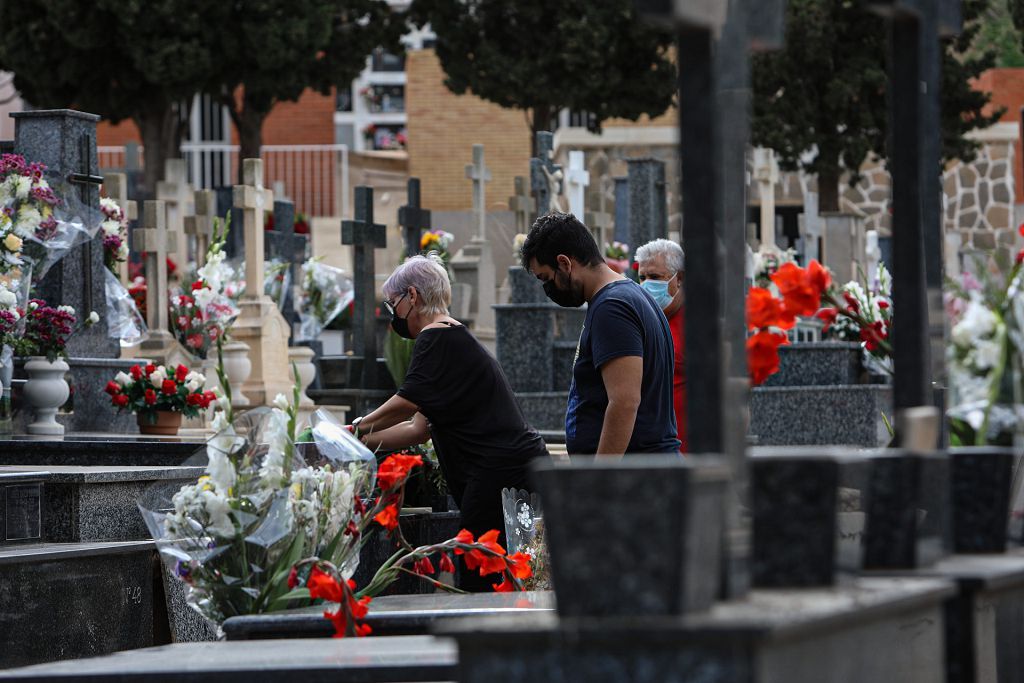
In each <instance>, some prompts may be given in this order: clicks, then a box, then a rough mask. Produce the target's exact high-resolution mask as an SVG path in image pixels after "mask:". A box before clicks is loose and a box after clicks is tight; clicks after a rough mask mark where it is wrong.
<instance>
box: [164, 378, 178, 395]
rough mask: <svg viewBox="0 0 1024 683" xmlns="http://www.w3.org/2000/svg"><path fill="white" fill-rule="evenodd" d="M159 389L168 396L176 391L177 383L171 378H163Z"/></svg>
mask: <svg viewBox="0 0 1024 683" xmlns="http://www.w3.org/2000/svg"><path fill="white" fill-rule="evenodd" d="M160 391H161V392H163V393H164V394H166V395H168V396H173V395H174V394H176V393H178V384H177V382H175V381H174V380H173V379H165V380H164V381H163V384H161V385H160Z"/></svg>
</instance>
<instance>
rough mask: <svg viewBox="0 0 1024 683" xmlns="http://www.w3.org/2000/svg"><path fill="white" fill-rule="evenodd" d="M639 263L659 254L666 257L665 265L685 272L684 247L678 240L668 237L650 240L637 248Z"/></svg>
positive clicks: (679, 271) (654, 257) (636, 256)
mask: <svg viewBox="0 0 1024 683" xmlns="http://www.w3.org/2000/svg"><path fill="white" fill-rule="evenodd" d="M634 256H635V258H636V262H637V263H641V264H643V263H646V262H648V261H651V260H653V259H656V258H658V257H659V256H664V257H665V267H666V268H668V269H669V270H672V271H674V272H676V273H681V272H683V268H684V266H685V265H686V262H685V260H684V258H683V248H682V247H681V246H679V243H678V242H673V241H672V240H666V239H656V240H652V241H650V242H648V243H647V244H645V245H643V246H642V247H640V248H639V249H637V250H636V254H635V255H634Z"/></svg>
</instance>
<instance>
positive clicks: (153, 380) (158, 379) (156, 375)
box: [149, 365, 167, 389]
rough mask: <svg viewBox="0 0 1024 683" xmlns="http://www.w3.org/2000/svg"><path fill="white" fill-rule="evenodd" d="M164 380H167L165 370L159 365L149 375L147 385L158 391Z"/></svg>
mask: <svg viewBox="0 0 1024 683" xmlns="http://www.w3.org/2000/svg"><path fill="white" fill-rule="evenodd" d="M165 379H167V370H166V369H164V366H162V365H161V366H160V367H158V368H157V369H156V370H154V371H153V372H152V374H150V376H149V383H150V384H152V385H153V386H154V387H156V388H157V389H159V388H160V386H161V385H162V384H163V383H164V380H165Z"/></svg>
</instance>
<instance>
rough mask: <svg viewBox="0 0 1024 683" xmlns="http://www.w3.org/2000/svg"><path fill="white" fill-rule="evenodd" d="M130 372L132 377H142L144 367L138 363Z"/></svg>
mask: <svg viewBox="0 0 1024 683" xmlns="http://www.w3.org/2000/svg"><path fill="white" fill-rule="evenodd" d="M129 372H131V374H132V379H142V368H140V367H139V366H138V365H133V366H132V369H131V370H129Z"/></svg>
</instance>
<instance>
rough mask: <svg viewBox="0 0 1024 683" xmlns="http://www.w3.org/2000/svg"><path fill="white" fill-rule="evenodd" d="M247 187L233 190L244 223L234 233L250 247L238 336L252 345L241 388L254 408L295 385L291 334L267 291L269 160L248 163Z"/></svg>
mask: <svg viewBox="0 0 1024 683" xmlns="http://www.w3.org/2000/svg"><path fill="white" fill-rule="evenodd" d="M242 181H243V184H242V185H236V186H235V187H234V189H233V192H232V195H233V197H232V199H233V202H232V203H233V204H234V208H236V209H237V210H238V212H239V213H240V214H241V217H242V220H241V221H240V223H241V225H237V224H235V223H234V222H232V226H231V231H232V232H235V231H236V230H237V231H238V232H240V233H242V234H243V236H244V244H245V295H244V296H243V297H242V299H241V301H240V306H239V307H240V308H241V312H240V313H239V315H238V319H237V320H236V321H235V325H234V327H233V328H232V336H233V337H234V339H235V340H236V341H238V342H241V343H243V344H246V345H248V347H249V360H250V361H251V362H252V372H251V373H250V375H249V379H248V380H247V381H245V382H244V383H243V384H242V386H241V391H242V393H243V394H244V395H245V396H246V397H247V398H248V399H249V400H250V401H251V402H252V404H253V405H257V406H259V405H269V404H270V403H271V401H273V400H274V397H275V396H276V395H277V394H279V393H283V394H285V395H286V396H288V395H290V392H291V388H292V385H293V380H292V376H291V375H292V373H291V368H290V367H289V364H288V338H289V337H290V336H291V331H290V330H289V328H288V323H287V322H286V321H285V319H284V317H283V316H282V315H281V312H280V311H279V310H278V309H277V305H276V304H275V303H274V302H273V300H272V299H271V298H270V297H269V296H267V295H266V294H264V293H263V256H264V247H263V244H264V232H263V212H264V211H265V210H266V209H267V208H268V207H270V206H273V203H274V195H273V192H271V191H270V190H268V189H266V188H265V187H263V161H262V160H261V159H243V160H242Z"/></svg>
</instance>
